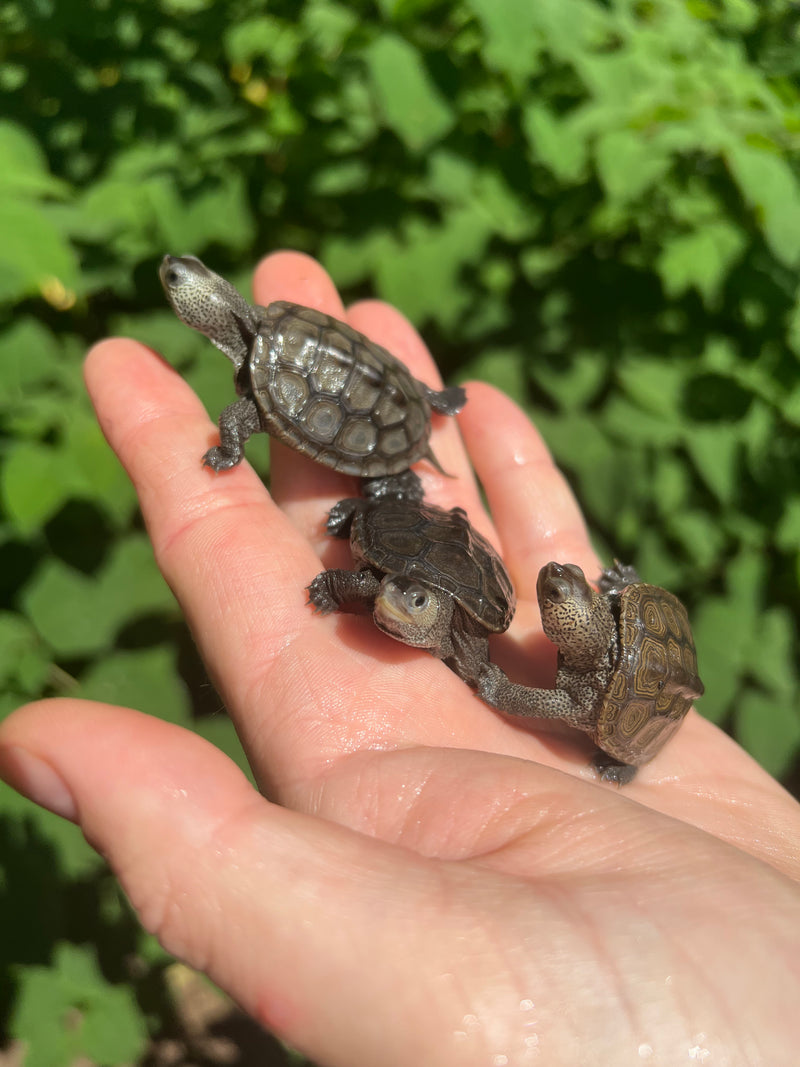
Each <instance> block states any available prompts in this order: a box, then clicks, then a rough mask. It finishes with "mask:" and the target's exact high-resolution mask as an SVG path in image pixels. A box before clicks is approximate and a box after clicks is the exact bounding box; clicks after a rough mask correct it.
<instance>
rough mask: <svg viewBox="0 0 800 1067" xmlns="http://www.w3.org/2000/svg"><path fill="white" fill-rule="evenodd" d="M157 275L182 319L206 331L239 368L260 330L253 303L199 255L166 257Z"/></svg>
mask: <svg viewBox="0 0 800 1067" xmlns="http://www.w3.org/2000/svg"><path fill="white" fill-rule="evenodd" d="M158 276H159V278H160V279H161V284H162V286H163V287H164V292H165V293H166V296H167V300H169V302H170V304H171V305H172V310H173V311H174V312H175V314H176V315H177V316H178V318H179V319H180V320H181V322H185V323H186V325H187V326H191V327H192V329H194V330H199V331H200V333H204V334H205V335H206V337H207V338H208V339H209V341H211V342H212V344H215V345H216V346H217V348H218V349H219V350H220V351H221V352H224V353H225V355H226V356H227V357H228V359H229V360H230V361H231V363H233V365H234V367H235V368H236V369H237V370H239V368H240V367H241V366H242V364H243V363H244V361H245V360H246V359H247V356H248V354H249V352H250V349H251V347H252V344H253V340H254V339H255V335H256V332H257V327H256V323H255V320H254V317H253V311H252V308H251V307H250V305H249V304H248V303H247V302H246V301H245V300H244V299H243V297H241V296H240V295H239V293H238V292H237V291H236V290H235V289H234V287H233V286H232V285H231V284H230V282H226V281H225V279H224V278H220V276H219V275H218V274H215V273H214V272H213V271H211V270H209V269H208V267H206V266H205V264H204V263H201V262H200V260H199V259H197V257H196V256H164V258H163V259H162V261H161V266H160V267H159V268H158Z"/></svg>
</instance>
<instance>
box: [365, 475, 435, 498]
mask: <svg viewBox="0 0 800 1067" xmlns="http://www.w3.org/2000/svg"><path fill="white" fill-rule="evenodd" d="M361 489H362V491H363V493H364V496H365V497H366V498H367V499H368V500H372V501H376V500H399V501H402V502H403V503H406V504H421V503H422V497H423V493H422V482H421V481H420V478H419V475H418V474H415V473H414V471H412V470H405V471H400V473H399V474H385V475H382V476H381V477H380V478H362V479H361Z"/></svg>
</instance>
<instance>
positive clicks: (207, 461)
mask: <svg viewBox="0 0 800 1067" xmlns="http://www.w3.org/2000/svg"><path fill="white" fill-rule="evenodd" d="M241 458H242V457H241V456H232V455H231V454H230V452H226V451H225V450H224V449H222V448H220V446H219V445H214V447H213V448H209V450H208V452H206V454H205V455H204V456H203V466H204V467H210V468H211V469H212V471H228V470H230V469H231V467H235V466H236V464H237V463H239V462H240V460H241Z"/></svg>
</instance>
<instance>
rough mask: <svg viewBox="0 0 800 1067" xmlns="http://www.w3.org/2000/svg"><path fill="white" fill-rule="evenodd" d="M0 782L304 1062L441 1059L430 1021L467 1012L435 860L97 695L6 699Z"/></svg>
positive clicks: (456, 937) (457, 942)
mask: <svg viewBox="0 0 800 1067" xmlns="http://www.w3.org/2000/svg"><path fill="white" fill-rule="evenodd" d="M0 776H2V777H3V778H4V779H5V781H6V782H8V783H9V784H10V785H12V786H13V787H14V788H16V789H18V790H19V791H20V792H22V793H23V794H25V795H27V796H28V797H30V798H31V799H32V800H34V801H36V802H37V803H40V804H42V805H43V806H45V807H48V808H50V809H51V810H55V811H56V812H57V813H58V814H60V815H64V816H65V817H67V818H71V819H72V820H73V821H75V822H77V823H78V824H79V825H80V827H81V829H82V831H83V833H84V834H85V836H86V838H87V840H88V841H89V842H90V843H91V844H92V845H93V846H94V847H95V848H96V849H97V850H98V851H99V852H100V853H101V854H102V855H103V856H105V857H106V858H107V860H108V862H109V863H110V864H111V866H112V868H113V869H114V871H115V873H116V874H117V876H118V877H119V879H120V881H121V883H122V885H123V887H124V889H125V891H126V893H127V894H128V897H129V899H130V900H131V902H132V904H133V906H134V908H135V909H136V911H137V912H138V914H139V917H140V919H141V921H142V923H143V924H144V926H145V927H146V928H147V929H148V930H150V931H151V932H153V933H154V934H156V935H157V937H158V938H159V940H160V941H161V943H162V944H163V945H164V947H165V948H166V949H167V950H168V951H169V952H171V953H173V954H174V955H176V956H178V957H180V958H181V959H183V960H185V961H187V962H188V963H189V964H191V965H192V966H194V967H196V968H198V969H200V970H203V971H205V972H207V973H208V974H209V976H210V977H211V978H212V979H213V980H214V981H215V982H217V984H218V985H220V986H221V987H222V988H224V989H226V990H227V991H228V992H229V993H230V994H231V995H232V996H233V997H234V998H235V999H236V1000H237V1001H238V1002H239V1003H240V1004H241V1005H242V1006H243V1007H244V1008H245V1009H246V1010H247V1011H248V1012H249V1013H250V1014H251V1015H252V1016H253V1017H254V1018H256V1019H258V1020H259V1022H261V1023H262V1024H263V1025H265V1026H266V1027H268V1028H269V1029H270V1030H272V1031H273V1032H275V1033H277V1034H278V1035H279V1036H280V1037H282V1038H283V1039H284V1040H286V1041H287V1042H289V1043H290V1044H291V1045H293V1046H294V1047H295V1048H298V1049H300V1050H301V1051H303V1052H304V1053H305V1054H306V1055H309V1056H311V1057H312V1058H314V1059H321V1060H323V1061H324V1062H325V1063H327V1064H331V1065H335V1064H343V1065H344V1064H348V1065H349V1064H352V1063H362V1064H370V1063H380V1064H382V1065H387V1067H388V1065H390V1064H394V1063H397V1064H400V1063H406V1064H407V1063H409V1062H422V1061H421V1060H420V1055H423V1059H424V1058H425V1056H424V1050H426V1049H427V1054H430V1047H429V1045H428V1042H429V1041H430V1042H433V1041H434V1034H436V1037H437V1038H439V1039H440V1040H438V1041H435V1045H436V1047H437V1049H438V1051H439V1053H440V1054H441V1055H442V1059H441V1060H439V1061H438V1062H441V1063H446V1062H447V1061H448V1059H449V1057H448V1055H447V1051H446V1043H447V1042H445V1047H443V1046H442V1042H441V1038H443V1037H444V1036H445V1035H444V1034H443V1033H442V1031H441V1023H442V1020H443V1018H444V1019H447V1020H451V1021H452V1025H450V1026H448V1028H447V1031H446V1034H447V1039H448V1040H449V1041H452V1035H453V1032H454V1030H456V1029H458V1023H459V1020H461V1019H462V1018H463V1017H464V1016H465V1014H466V1013H467V1012H468V1011H469V1010H474V1007H473V1008H472V1009H470V1008H468V1007H465V1005H464V1002H463V1001H464V998H465V992H466V991H465V990H464V989H463V988H461V987H458V988H457V989H456V987H455V983H447V982H443V981H442V975H443V974H445V975H446V974H447V973H448V972H450V971H452V958H453V954H454V953H455V952H457V951H459V949H462V950H463V940H464V928H465V926H466V924H467V921H468V920H467V919H465V918H464V917H463V916H462V917H461V918H460V919H459V917H458V908H457V907H455V906H454V901H453V900H452V899H449V898H451V897H452V896H453V895H455V894H454V893H453V891H452V890H453V889H454V887H452V888H451V891H449V892H447V891H445V892H444V893H443V879H442V869H443V865H442V866H440V865H438V864H437V863H436V862H435V861H432V860H427V859H425V858H423V857H420V856H417V855H416V854H414V853H411V852H408V851H407V850H404V849H400V848H398V847H395V846H392V845H389V844H386V843H384V842H381V841H378V840H375V839H373V838H370V837H367V836H365V835H362V834H359V833H356V832H355V831H352V830H348V829H346V828H343V827H341V826H337V825H336V824H334V823H330V822H326V821H324V820H322V819H317V818H314V817H312V816H309V815H304V814H300V813H298V812H292V811H288V810H286V809H284V808H280V807H278V806H276V805H274V804H271V803H269V802H268V801H267V800H265V799H264V798H263V797H262V796H261V795H260V794H259V793H257V792H256V791H255V790H254V789H253V787H252V786H251V785H250V783H249V782H248V781H247V779H246V778H245V776H244V775H243V774H242V773H241V771H240V770H239V769H238V767H236V766H235V764H234V763H233V762H232V761H230V760H229V759H228V758H227V757H226V756H225V755H223V754H222V753H221V752H219V751H218V750H217V749H215V748H214V747H213V746H212V745H210V744H209V743H208V742H206V741H205V740H203V739H202V738H199V737H198V736H196V735H195V734H192V733H190V732H188V731H186V730H184V729H181V728H180V727H177V726H174V725H172V724H169V723H165V722H163V721H162V720H159V719H155V718H151V717H149V716H147V715H143V714H141V713H139V712H135V711H131V710H127V709H123V708H117V707H111V706H109V705H102V704H92V703H88V702H85V701H79V700H52V701H45V702H42V703H39V704H33V705H30V706H28V707H26V708H22V709H21V710H20V711H18V712H16V713H15V714H14V715H12V716H10V717H9V718H8V719H7V720H6V721H5V722H4V723H3V724H2V726H0ZM450 869H451V870H452V871H456V870H457V868H456V867H455V866H452V867H451V868H450ZM443 897H444V899H445V900H446V901H447V903H446V905H445V904H444V901H443ZM443 912H444V913H446V914H447V915H448V918H447V919H446V920H445V922H444V924H443ZM426 914H427V916H428V918H427V920H426ZM443 925H444V930H445V932H446V936H445V938H444V939H443V940H442V941H440V942H439V944H440V946H441V950H443V951H437V949H436V946H434V945H432V944H431V943H430V940H429V939H428V938H427V937H426V936H425V934H424V931H425V930H426V929H427V930H430V929H432V928H436V927H439V928H440V929H441V928H442V926H443ZM447 933H449V935H450V936H447ZM450 977H451V978H452V974H451V975H450ZM437 986H438V992H436V993H435V994H434V995H433V996H432V995H431V990H432V989H434V990H435V989H437ZM399 1003H402V1005H403V1010H402V1011H398V1004H399ZM410 1019H414V1025H413V1026H409V1025H408V1020H410ZM437 1020H438V1026H437ZM426 1034H427V1037H426ZM466 1051H467V1050H466V1049H464V1048H463V1047H462V1048H460V1050H459V1052H460V1058H459V1062H461V1063H467V1062H470V1059H469V1057H467V1058H466V1059H464V1058H462V1057H463V1056H464V1053H465V1052H466ZM474 1054H475V1056H476V1062H477V1057H478V1056H480V1050H479V1049H475V1050H474Z"/></svg>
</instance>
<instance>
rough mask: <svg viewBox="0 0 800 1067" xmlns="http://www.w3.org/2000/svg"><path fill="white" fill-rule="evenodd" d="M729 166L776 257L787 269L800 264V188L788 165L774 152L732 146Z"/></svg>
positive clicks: (736, 145) (736, 144) (728, 155)
mask: <svg viewBox="0 0 800 1067" xmlns="http://www.w3.org/2000/svg"><path fill="white" fill-rule="evenodd" d="M727 162H728V166H729V167H730V169H731V172H732V174H733V177H734V179H735V181H736V183H737V185H738V186H739V190H740V192H741V194H742V196H743V198H744V200H745V201H746V202H747V203H748V204H749V205H750V206H751V207H752V208H753V209H754V210H755V212H756V218H757V220H758V221H759V223H760V225H761V228H762V229H763V231H764V236H765V238H766V240H767V243H768V244H769V246H770V248H771V249H772V251H773V253H774V254H775V256H776V257H777V258H778V259H779V260H780V262H781V263H784V264H785V265H786V266H787V267H796V266H797V265H798V264H800V186H799V185H798V180H797V178H796V177H795V175H794V173H793V171H792V168H791V167H790V165H789V163H788V162H787V161H786V160H785V159H783V158H782V157H781V156H780V155H777V154H775V153H774V152H768V151H763V150H761V149H758V148H752V147H751V146H750V145H747V144H744V143H741V142H740V143H733V144H731V146H730V148H729V150H728V154H727Z"/></svg>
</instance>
